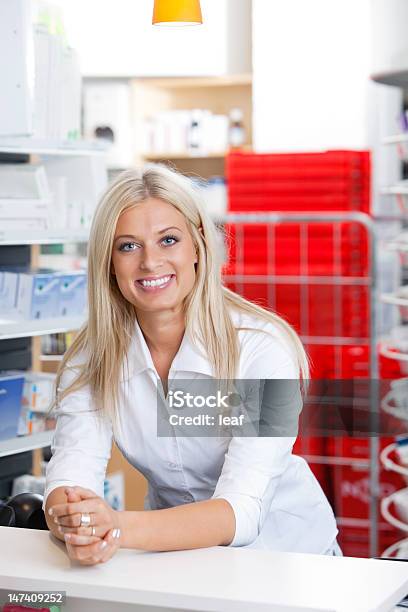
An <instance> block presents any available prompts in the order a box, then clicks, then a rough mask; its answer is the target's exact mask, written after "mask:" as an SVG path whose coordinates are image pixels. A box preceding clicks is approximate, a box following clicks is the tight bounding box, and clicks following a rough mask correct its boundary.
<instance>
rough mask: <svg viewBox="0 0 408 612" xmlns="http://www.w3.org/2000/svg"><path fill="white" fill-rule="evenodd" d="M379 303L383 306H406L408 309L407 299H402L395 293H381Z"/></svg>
mask: <svg viewBox="0 0 408 612" xmlns="http://www.w3.org/2000/svg"><path fill="white" fill-rule="evenodd" d="M402 288H403V287H401V289H402ZM381 301H382V302H384V303H385V304H392V305H393V306H407V307H408V297H402V296H401V295H398V293H397V292H394V293H382V294H381Z"/></svg>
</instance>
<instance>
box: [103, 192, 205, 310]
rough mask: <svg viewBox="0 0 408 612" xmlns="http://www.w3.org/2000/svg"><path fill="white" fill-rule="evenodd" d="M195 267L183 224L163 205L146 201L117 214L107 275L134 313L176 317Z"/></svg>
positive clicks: (177, 214)
mask: <svg viewBox="0 0 408 612" xmlns="http://www.w3.org/2000/svg"><path fill="white" fill-rule="evenodd" d="M195 263H197V253H196V250H195V247H194V243H193V239H192V237H191V234H190V232H189V229H188V226H187V222H186V220H185V218H184V216H183V215H182V213H180V212H179V211H178V210H177V209H176V208H175V207H174V206H172V205H171V204H169V203H168V202H164V201H163V200H159V199H155V198H149V199H147V200H145V201H144V202H141V203H140V204H137V205H136V206H134V207H133V208H130V209H128V210H126V211H125V212H123V213H122V214H121V215H120V217H119V220H118V222H117V225H116V230H115V237H114V243H113V250H112V272H113V273H114V274H115V275H116V281H117V283H118V286H119V289H120V292H121V293H122V295H123V297H124V298H125V299H126V300H127V301H128V302H130V303H131V304H133V305H134V307H135V310H136V312H138V311H141V312H160V311H165V310H168V311H172V312H178V311H179V310H180V309H181V307H182V305H183V302H184V300H185V298H186V297H187V296H188V295H189V293H190V292H191V290H192V289H193V287H194V282H195V267H194V264H195Z"/></svg>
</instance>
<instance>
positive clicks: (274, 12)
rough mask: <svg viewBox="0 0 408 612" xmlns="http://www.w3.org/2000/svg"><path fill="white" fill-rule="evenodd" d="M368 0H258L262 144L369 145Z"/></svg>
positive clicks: (267, 147)
mask: <svg viewBox="0 0 408 612" xmlns="http://www.w3.org/2000/svg"><path fill="white" fill-rule="evenodd" d="M370 28H371V24H370V0H307V1H306V0H253V71H254V145H255V148H256V149H257V150H258V151H301V150H308V151H311V150H325V149H330V148H366V147H367V146H368V141H369V135H368V124H369V122H368V114H369V109H368V87H369V74H370V67H371V61H370V59H371V58H370V54H371V45H370V32H371V30H370Z"/></svg>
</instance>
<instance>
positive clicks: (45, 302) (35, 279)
mask: <svg viewBox="0 0 408 612" xmlns="http://www.w3.org/2000/svg"><path fill="white" fill-rule="evenodd" d="M59 283H60V279H59V276H58V275H57V274H56V273H55V272H53V271H38V272H20V273H19V275H18V289H17V315H18V316H19V317H20V318H22V319H48V318H52V317H56V316H57V313H58V300H59Z"/></svg>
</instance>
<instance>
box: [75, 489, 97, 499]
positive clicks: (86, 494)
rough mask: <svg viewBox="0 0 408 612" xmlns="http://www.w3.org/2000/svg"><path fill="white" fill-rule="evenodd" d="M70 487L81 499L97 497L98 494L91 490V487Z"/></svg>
mask: <svg viewBox="0 0 408 612" xmlns="http://www.w3.org/2000/svg"><path fill="white" fill-rule="evenodd" d="M72 489H73V490H74V491H75V493H76V494H77V495H79V497H80V498H81V499H92V498H93V497H99V496H98V494H97V493H95V491H91V489H85V487H78V486H75V487H72Z"/></svg>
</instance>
